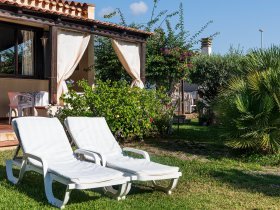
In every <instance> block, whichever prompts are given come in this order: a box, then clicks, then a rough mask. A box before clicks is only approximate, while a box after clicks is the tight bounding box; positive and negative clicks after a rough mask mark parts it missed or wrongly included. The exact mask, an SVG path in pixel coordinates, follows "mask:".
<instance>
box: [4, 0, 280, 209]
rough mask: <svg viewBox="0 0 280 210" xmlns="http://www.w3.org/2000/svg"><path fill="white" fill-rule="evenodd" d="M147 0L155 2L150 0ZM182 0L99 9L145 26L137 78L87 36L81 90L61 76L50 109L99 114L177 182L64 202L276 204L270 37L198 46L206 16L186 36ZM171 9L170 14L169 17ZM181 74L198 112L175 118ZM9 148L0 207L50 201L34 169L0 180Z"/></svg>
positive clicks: (276, 73) (279, 70)
mask: <svg viewBox="0 0 280 210" xmlns="http://www.w3.org/2000/svg"><path fill="white" fill-rule="evenodd" d="M154 4H155V5H154V10H155V9H156V6H157V4H158V1H156V0H155V1H154ZM182 8H183V7H182V5H180V7H179V10H178V11H175V12H172V13H168V11H161V12H159V13H158V14H157V15H156V14H155V13H154V10H153V13H152V17H151V21H150V22H148V23H147V24H146V25H138V24H135V23H133V24H127V23H126V20H125V18H124V17H123V14H122V13H121V10H120V9H117V10H116V11H115V12H113V13H112V14H110V15H108V18H111V17H113V16H114V15H116V14H118V15H119V17H120V18H121V22H120V24H121V25H124V26H130V27H135V28H141V29H145V30H147V31H154V33H155V34H154V35H153V36H152V37H151V38H150V39H149V40H148V42H147V64H146V65H147V66H146V69H147V75H146V80H147V81H146V88H144V89H140V88H138V87H131V86H130V82H131V81H130V78H129V77H128V76H127V75H126V73H125V71H124V70H123V68H122V66H121V64H120V63H119V62H118V59H117V57H116V55H115V54H114V53H113V50H112V48H111V44H110V40H108V39H106V38H100V37H97V38H96V41H95V42H96V43H95V50H96V58H97V60H96V64H95V70H96V78H97V79H96V81H95V86H94V88H93V87H92V86H90V85H88V83H87V81H85V80H82V81H76V82H77V85H78V86H79V88H80V89H81V91H82V92H83V94H79V93H77V92H76V91H74V90H73V89H71V85H69V88H70V91H69V92H68V93H67V94H65V95H63V97H62V99H63V101H64V102H65V106H64V108H63V109H59V110H58V111H57V112H56V113H50V114H51V115H53V116H54V117H58V118H59V119H60V120H61V121H62V122H63V121H64V119H65V118H66V117H67V116H89V117H105V118H106V121H107V123H108V125H109V127H110V129H111V131H112V134H113V135H114V137H115V138H116V139H117V141H118V142H119V143H120V144H121V146H123V147H133V148H138V149H142V150H145V151H147V152H149V154H150V155H151V160H152V161H155V162H158V163H162V164H166V165H171V166H177V167H179V168H180V171H181V172H182V177H181V178H180V179H179V183H178V186H177V187H176V189H175V190H174V191H173V192H172V195H170V196H169V195H166V194H164V193H163V192H160V191H155V190H154V189H153V187H152V185H151V183H149V182H147V183H143V182H136V183H135V184H134V185H133V187H132V190H131V192H130V193H129V194H128V196H127V198H126V199H125V200H122V201H116V200H113V199H110V198H109V197H106V196H104V195H103V193H102V192H101V191H99V190H96V191H92V190H83V191H78V190H77V191H74V192H73V193H72V195H71V200H70V202H69V204H68V205H67V208H68V209H89V208H96V209H278V208H279V205H280V199H279V196H280V179H279V176H280V168H279V165H280V47H278V46H271V47H270V48H267V49H251V50H249V51H248V52H246V53H244V52H242V51H240V50H238V49H230V50H229V52H228V53H227V54H225V55H211V56H209V55H202V54H201V53H200V52H199V51H197V50H195V49H194V46H195V44H196V43H197V40H198V37H199V36H200V34H201V33H202V32H203V31H204V30H205V29H206V28H207V27H208V26H209V25H210V24H211V21H210V22H208V23H206V24H205V26H203V27H202V28H201V30H200V31H198V32H197V33H195V34H194V35H193V36H190V35H189V33H188V32H187V31H186V30H185V29H184V23H183V19H184V18H183V9H182ZM174 17H178V19H179V23H178V24H177V25H175V26H174V27H172V24H171V23H172V21H170V20H171V19H172V18H174ZM163 23H165V24H166V27H162V24H163ZM217 35H218V33H215V34H212V35H209V36H208V37H209V38H211V39H214V38H215V36H217ZM186 43H187V44H186ZM116 69H118V71H115V70H116ZM182 80H185V81H188V82H189V83H193V84H197V85H198V86H199V89H198V92H199V96H200V100H199V101H198V102H197V110H196V112H197V113H198V118H196V119H191V120H190V121H188V122H185V123H181V124H180V125H179V126H178V125H176V124H174V122H175V121H174V110H175V107H174V104H172V94H173V93H174V90H175V89H176V86H177V85H178V84H179V83H180V81H182ZM202 119H203V120H206V121H207V124H201V123H200V121H201V120H202ZM13 153H14V151H3V152H1V153H0V208H5V209H49V208H51V206H50V205H49V204H48V202H47V200H46V198H45V194H44V193H45V192H44V186H43V177H42V176H41V175H39V174H36V173H33V172H28V173H26V175H25V176H24V181H23V182H22V183H20V184H19V185H17V186H14V185H12V184H10V183H9V182H8V181H7V179H6V171H5V160H6V159H11V158H12V156H13ZM54 191H55V193H56V194H60V193H61V192H62V191H63V187H62V186H61V185H59V184H57V183H55V185H54Z"/></svg>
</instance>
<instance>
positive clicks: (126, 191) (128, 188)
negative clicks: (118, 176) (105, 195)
mask: <svg viewBox="0 0 280 210" xmlns="http://www.w3.org/2000/svg"><path fill="white" fill-rule="evenodd" d="M130 189H131V183H130V182H129V183H127V186H126V189H125V192H124V194H123V195H122V200H124V199H125V197H126V195H127V194H128V193H129V191H130Z"/></svg>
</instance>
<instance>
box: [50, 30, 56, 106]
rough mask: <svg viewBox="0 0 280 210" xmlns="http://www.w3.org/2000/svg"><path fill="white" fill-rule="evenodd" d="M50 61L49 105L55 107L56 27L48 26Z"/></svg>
mask: <svg viewBox="0 0 280 210" xmlns="http://www.w3.org/2000/svg"><path fill="white" fill-rule="evenodd" d="M50 61H51V76H50V80H49V83H50V84H49V89H50V90H49V93H50V103H51V104H52V105H56V104H57V103H58V101H57V27H56V26H50Z"/></svg>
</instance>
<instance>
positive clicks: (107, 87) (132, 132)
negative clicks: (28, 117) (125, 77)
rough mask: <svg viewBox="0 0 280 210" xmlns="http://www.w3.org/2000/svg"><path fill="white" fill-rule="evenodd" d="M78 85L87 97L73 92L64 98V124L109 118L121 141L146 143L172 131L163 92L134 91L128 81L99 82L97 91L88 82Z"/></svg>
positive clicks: (135, 88)
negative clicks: (76, 118)
mask: <svg viewBox="0 0 280 210" xmlns="http://www.w3.org/2000/svg"><path fill="white" fill-rule="evenodd" d="M78 85H79V86H80V87H81V88H82V89H83V92H84V94H82V95H79V94H77V93H76V92H75V91H73V90H70V91H69V93H68V94H67V95H64V96H63V100H64V102H65V107H64V108H63V109H61V110H59V112H58V113H57V117H59V118H60V119H61V120H64V119H65V118H66V117H67V116H91V117H105V118H106V120H107V123H108V125H109V127H110V129H111V131H112V133H113V134H114V135H115V136H116V138H117V139H119V140H121V139H123V140H132V139H143V138H144V137H145V136H150V135H157V134H165V133H167V132H169V131H170V129H171V122H172V120H171V119H172V114H173V110H172V108H171V107H170V106H168V105H169V104H170V98H169V97H167V95H166V94H165V93H164V92H163V91H161V90H145V89H140V88H137V87H134V88H131V87H130V85H129V84H128V83H127V82H125V81H119V82H111V81H106V82H101V81H98V82H97V83H96V86H95V88H94V89H92V87H91V86H89V85H88V83H87V82H86V81H79V82H78Z"/></svg>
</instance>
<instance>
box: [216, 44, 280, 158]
mask: <svg viewBox="0 0 280 210" xmlns="http://www.w3.org/2000/svg"><path fill="white" fill-rule="evenodd" d="M269 55H271V56H270V57H269ZM277 56H278V57H279V58H278V59H276V57H277ZM246 59H248V60H247V61H248V63H247V64H248V66H247V69H246V70H245V71H244V74H243V76H239V77H235V78H233V79H231V81H230V82H229V85H228V86H227V88H225V89H224V90H223V91H222V92H221V93H220V95H219V97H218V98H217V101H216V109H215V110H216V112H217V114H218V117H219V119H220V122H221V124H222V126H223V136H224V137H226V138H227V140H228V141H229V145H230V146H232V147H234V148H239V149H240V148H241V149H253V150H257V151H262V152H270V153H277V152H279V150H280V65H279V64H280V63H279V59H280V48H279V47H278V48H276V47H272V48H269V49H266V50H254V51H252V52H251V53H249V54H248V55H247V57H246ZM255 59H256V60H255ZM270 66H271V67H270ZM264 68H266V69H264ZM244 75H245V76H244Z"/></svg>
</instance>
